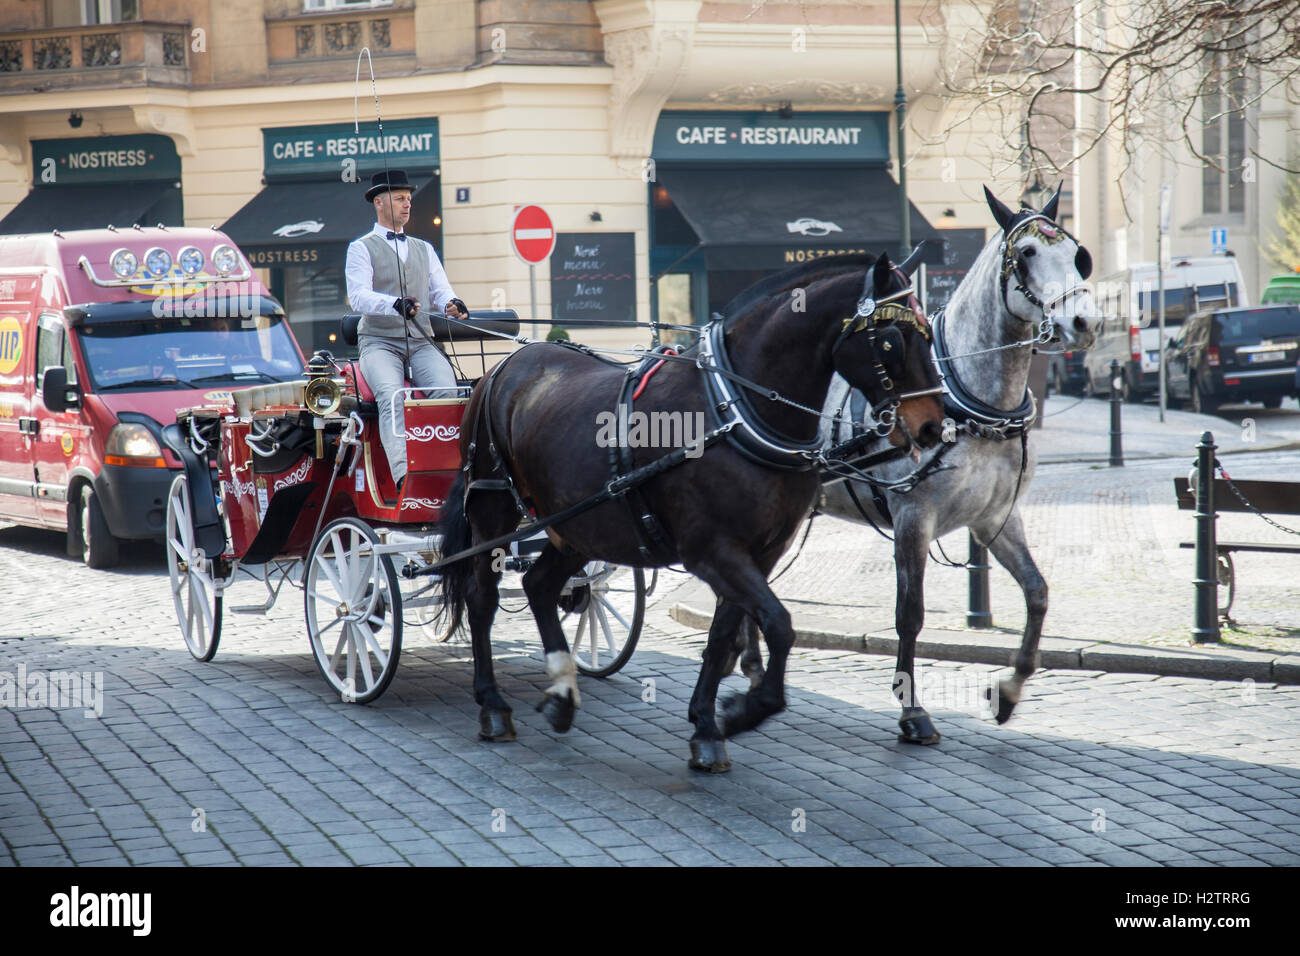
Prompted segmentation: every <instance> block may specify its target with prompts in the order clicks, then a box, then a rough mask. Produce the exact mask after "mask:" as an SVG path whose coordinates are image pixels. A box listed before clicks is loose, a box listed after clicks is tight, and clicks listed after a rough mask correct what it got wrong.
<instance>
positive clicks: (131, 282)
mask: <svg viewBox="0 0 1300 956" xmlns="http://www.w3.org/2000/svg"><path fill="white" fill-rule="evenodd" d="M226 248H228V249H229V248H230V247H229V246H227V247H226ZM122 251H126V252H128V253H129V254H130V255H132V256H134V253H130V250H120V249H119V250H118V252H122ZM230 251H231V255H232V256H233V257H234V264H233V265H238V263H239V254H238V253H236V252H235V251H234V250H233V249H231V250H230ZM113 255H117V253H116V252H115V253H113ZM213 258H214V259H215V258H216V250H213ZM123 261H124V260H123ZM77 265H78V266H80V267H81V269H82V270H83V271H84V272H85V273H86V275H87V276H89V277H90V281H91V282H93V283H94V284H95V285H97V286H100V287H101V288H106V289H121V288H127V287H129V286H137V285H145V284H148V283H156V282H165V281H168V280H167V279H166V277H153V276H149V275H130V276H119V277H118V278H116V279H109V278H100V277H99V276H98V275H96V274H95V269H94V266H92V265H91V264H90V260H89V259H87V258H86V257H85V256H81V257H80V258H79V259H77ZM233 265H232V268H233ZM113 271H114V273H116V272H117V269H116V267H113ZM252 277H253V273H252V270H251V269H248V268H244V269H243V270H242V271H240V272H238V273H233V274H232V273H228V272H227V273H222V274H221V275H211V274H207V275H204V274H197V273H196V274H195V275H192V276H191V275H187V276H186V279H187V280H191V281H199V282H216V281H218V280H220V281H222V282H244V281H245V280H248V279H251V278H252ZM177 281H181V280H177Z"/></svg>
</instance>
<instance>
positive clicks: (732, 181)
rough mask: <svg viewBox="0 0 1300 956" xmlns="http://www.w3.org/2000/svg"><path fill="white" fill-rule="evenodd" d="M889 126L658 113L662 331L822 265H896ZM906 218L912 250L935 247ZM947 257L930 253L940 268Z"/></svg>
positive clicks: (653, 211)
mask: <svg viewBox="0 0 1300 956" xmlns="http://www.w3.org/2000/svg"><path fill="white" fill-rule="evenodd" d="M889 115H890V114H888V113H847V112H845V113H830V112H821V113H797V114H794V115H791V116H788V117H783V116H781V115H780V114H779V113H741V112H693V111H691V112H687V111H665V112H663V113H661V114H660V117H659V122H658V125H657V127H656V130H655V141H654V155H653V162H652V164H651V166H650V170H649V171H650V173H651V175H650V177H649V178H650V183H649V190H650V196H649V201H650V215H649V219H650V274H651V278H652V284H651V306H652V312H653V313H654V314H655V317H656V319H658V320H659V321H663V322H677V323H685V324H701V323H703V322H707V321H708V318H709V316H710V315H711V314H712V313H713V312H716V311H720V310H721V308H722V307H723V306H724V305H725V304H726V303H727V302H728V301H729V300H730V299H731V298H732V297H733V296H734V295H735V294H736V293H737V292H739V291H740V290H742V289H744V288H745V287H746V286H749V285H751V284H752V283H754V282H757V281H759V280H760V279H762V278H764V277H766V276H768V275H771V274H772V273H773V272H778V271H780V270H782V269H787V268H789V267H791V266H794V265H798V264H799V263H802V262H808V261H810V260H812V259H816V258H820V257H822V256H828V255H840V254H848V253H871V254H879V253H881V252H889V253H890V254H891V255H897V253H898V251H899V247H900V245H901V242H902V231H901V228H900V223H899V198H898V184H897V183H896V182H895V181H894V179H893V177H891V176H890V174H889V171H888V169H887V165H888V163H889V132H888V119H889ZM909 209H910V225H911V240H912V243H913V244H916V243H918V242H919V241H921V240H922V239H938V238H940V234H939V233H938V232H937V231H936V230H935V229H934V228H933V227H931V225H930V224H929V223H928V222H927V221H926V220H925V218H924V217H923V216H922V215H921V213H920V212H919V211H918V210H917V209H916V207H915V206H912V205H911V204H909ZM941 248H942V247H941V244H940V243H937V242H935V243H931V244H930V247H928V252H927V254H928V255H929V256H931V257H932V258H933V259H934V261H935V262H936V263H937V262H939V261H940V259H941Z"/></svg>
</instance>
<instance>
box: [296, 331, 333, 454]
mask: <svg viewBox="0 0 1300 956" xmlns="http://www.w3.org/2000/svg"><path fill="white" fill-rule="evenodd" d="M303 371H304V372H305V373H306V375H307V385H306V387H304V388H303V392H302V398H303V404H305V405H306V406H307V410H308V411H309V412H311V414H312V424H313V425H314V426H315V428H316V457H317V458H324V457H325V418H326V417H327V416H329V415H333V414H334V413H335V412H337V411H338V410H339V406H340V405H341V404H343V389H342V387H340V385H339V383H338V382H336V381H334V379H333V377H332V375H333V371H334V362H333V361H332V360H331V359H330V357H329V356H328V355H326V354H324V353H322V352H319V351H318V352H316V353H315V354H314V355H312V357H311V358H309V359H308V360H307V366H306V368H305V369H304V370H303Z"/></svg>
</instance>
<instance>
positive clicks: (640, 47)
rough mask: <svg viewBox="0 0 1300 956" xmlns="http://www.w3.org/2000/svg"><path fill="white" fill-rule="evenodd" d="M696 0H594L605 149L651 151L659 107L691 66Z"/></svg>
mask: <svg viewBox="0 0 1300 956" xmlns="http://www.w3.org/2000/svg"><path fill="white" fill-rule="evenodd" d="M700 5H701V0H596V3H595V4H594V6H595V9H596V15H597V16H598V17H599V18H600V28H601V32H602V33H603V34H604V38H605V59H606V60H607V61H608V62H609V65H610V66H612V67H613V68H614V82H613V83H612V84H611V85H610V91H609V130H610V144H609V152H610V155H611V156H614V157H616V158H618V159H621V160H634V161H637V162H639V161H640V160H642V159H644V158H646V157H648V156H649V155H650V146H651V143H652V142H653V140H654V130H655V122H656V120H657V119H658V118H659V111H660V110H661V109H662V108H663V106H664V104H665V103H666V102H667V101H668V99H669V97H671V96H672V92H673V88H674V87H675V86H676V84H677V82H678V80H679V79H680V78H681V77H682V75H683V74H685V72H686V70H687V69H688V67H689V66H690V62H691V53H692V49H693V47H694V44H695V21H696V17H697V16H698V15H699V11H700Z"/></svg>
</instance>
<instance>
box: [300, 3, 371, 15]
mask: <svg viewBox="0 0 1300 956" xmlns="http://www.w3.org/2000/svg"><path fill="white" fill-rule="evenodd" d="M392 5H393V0H302V11H303V13H318V12H320V11H322V10H369V9H371V8H372V7H391V6H392Z"/></svg>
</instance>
